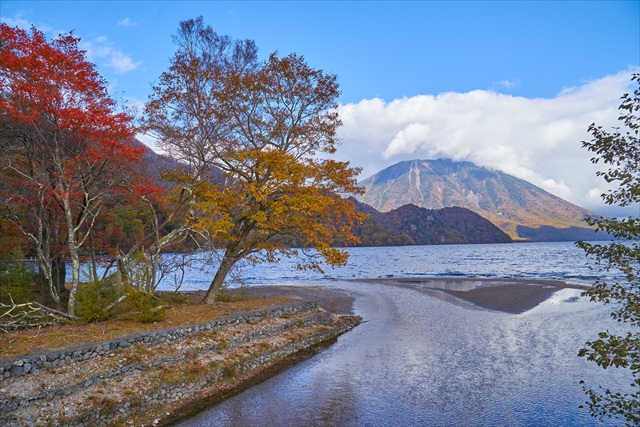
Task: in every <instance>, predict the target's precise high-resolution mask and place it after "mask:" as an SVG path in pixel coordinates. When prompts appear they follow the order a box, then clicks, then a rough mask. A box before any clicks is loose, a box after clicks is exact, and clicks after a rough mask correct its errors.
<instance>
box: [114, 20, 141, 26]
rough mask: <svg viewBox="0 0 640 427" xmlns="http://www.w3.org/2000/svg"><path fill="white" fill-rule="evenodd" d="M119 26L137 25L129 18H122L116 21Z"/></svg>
mask: <svg viewBox="0 0 640 427" xmlns="http://www.w3.org/2000/svg"><path fill="white" fill-rule="evenodd" d="M118 26H119V27H137V26H138V23H137V22H135V21H133V20H131V19H130V18H123V19H121V20H119V21H118Z"/></svg>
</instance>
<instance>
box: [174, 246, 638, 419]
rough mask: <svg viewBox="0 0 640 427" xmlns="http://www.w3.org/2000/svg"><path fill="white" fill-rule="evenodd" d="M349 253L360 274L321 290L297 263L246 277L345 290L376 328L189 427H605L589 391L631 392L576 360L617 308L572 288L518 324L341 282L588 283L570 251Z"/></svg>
mask: <svg viewBox="0 0 640 427" xmlns="http://www.w3.org/2000/svg"><path fill="white" fill-rule="evenodd" d="M350 251H351V254H352V258H351V262H350V265H349V266H348V267H346V268H345V269H336V270H333V271H329V272H327V277H326V278H325V279H322V280H318V279H317V276H315V277H316V280H313V279H312V277H313V276H311V275H309V276H306V275H303V274H301V273H299V272H293V273H292V274H291V275H290V276H287V273H286V272H285V270H283V268H284V267H286V265H279V266H278V265H275V266H273V265H272V266H263V267H260V268H259V269H257V270H256V271H254V272H251V271H249V272H248V277H249V278H248V279H246V280H247V281H248V282H249V283H252V284H271V283H274V284H282V283H296V284H303V285H304V284H308V285H321V286H327V287H333V288H337V289H342V290H345V291H347V292H349V293H351V294H352V295H354V296H355V297H356V301H355V311H356V313H357V314H358V315H360V316H362V317H363V318H364V319H365V322H364V323H363V324H361V325H360V326H358V327H357V328H355V329H354V330H353V331H351V332H349V333H347V334H345V335H343V336H341V337H340V339H339V340H338V342H337V343H336V344H334V345H333V346H331V347H330V348H328V349H326V350H324V351H322V352H320V353H319V354H317V355H316V356H314V357H312V358H310V359H308V360H306V361H304V362H302V363H300V364H298V365H296V366H294V367H292V368H290V369H288V370H287V371H285V372H283V373H281V374H279V375H277V376H275V377H273V378H271V379H270V380H267V381H265V382H264V383H262V384H259V385H257V386H254V387H252V388H250V389H249V390H246V391H245V392H243V393H241V394H239V395H237V396H235V397H233V398H231V399H228V400H226V401H224V402H222V403H221V404H219V405H217V406H214V407H211V408H209V409H208V410H205V411H204V412H202V413H200V414H199V415H197V416H195V417H194V418H191V419H189V420H185V421H183V422H182V423H181V424H179V425H180V426H184V427H186V426H212V425H216V426H327V425H328V426H392V425H393V426H413V425H460V426H474V425H491V426H493V425H509V426H511V425H516V426H517V425H528V426H542V425H566V426H571V425H575V426H582V425H598V423H597V422H596V421H595V420H593V419H591V418H590V416H589V415H588V413H587V411H586V410H584V409H580V408H579V406H580V405H581V404H582V403H583V402H584V401H585V395H584V393H583V391H582V389H581V388H580V385H579V381H580V380H581V379H585V380H587V381H588V382H589V383H590V384H606V385H609V386H616V385H620V384H626V381H625V380H624V378H623V375H622V374H623V373H624V372H622V371H617V370H615V369H613V370H612V369H609V370H606V371H604V370H602V369H601V368H598V367H597V366H595V364H593V363H589V362H586V361H585V360H583V359H582V358H579V357H577V356H576V354H577V352H578V350H579V349H580V348H581V346H582V344H583V343H584V342H585V341H586V340H587V339H589V338H592V337H594V336H595V334H596V332H597V331H599V330H601V329H604V328H606V327H609V328H610V329H611V328H614V327H615V326H616V325H613V324H612V323H611V321H610V319H609V316H608V309H607V308H606V307H602V306H598V305H596V304H592V303H589V302H587V301H584V300H583V299H581V298H577V297H578V296H579V291H576V290H571V289H567V290H562V291H560V292H558V293H556V294H555V295H554V297H552V298H551V299H549V300H547V301H546V302H544V303H542V304H541V305H539V306H537V307H536V308H534V309H532V310H530V311H528V312H526V313H523V314H519V315H512V314H505V313H499V312H493V311H487V310H480V309H474V308H472V307H469V306H461V305H455V304H451V303H449V302H446V301H443V300H439V299H436V298H432V297H430V296H429V295H427V294H424V293H420V292H417V291H415V290H411V289H405V288H399V287H392V286H385V285H384V284H364V283H358V282H357V281H346V280H344V279H346V278H354V277H355V278H359V277H384V276H387V275H390V276H401V277H404V276H422V275H425V276H450V275H451V276H455V275H463V276H466V275H469V276H479V277H522V278H527V277H530V278H533V277H535V278H545V279H562V280H567V281H570V282H573V283H589V282H590V281H591V280H592V277H593V274H594V273H593V271H591V270H590V269H589V265H588V263H586V262H585V258H584V255H582V253H581V252H580V251H579V250H577V249H575V248H574V247H573V245H572V244H564V243H561V244H518V245H474V246H471V245H470V246H446V247H445V246H437V247H434V246H428V247H425V246H423V247H405V248H356V249H352V250H350ZM274 269H275V270H278V269H279V273H278V272H277V271H275V270H274ZM252 273H255V274H253V275H252ZM278 274H279V275H280V279H278ZM251 277H254V278H253V279H251ZM283 277H284V278H283ZM191 279H192V280H193V277H192V278H191ZM327 279H331V280H327ZM196 280H199V279H197V278H196ZM194 284H195V281H193V282H191V286H193V285H194Z"/></svg>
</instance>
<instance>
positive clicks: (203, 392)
mask: <svg viewBox="0 0 640 427" xmlns="http://www.w3.org/2000/svg"><path fill="white" fill-rule="evenodd" d="M289 316H291V318H289ZM270 318H280V319H277V321H275V322H271V321H269V322H270V323H267V324H264V323H263V322H264V321H266V320H267V319H270ZM360 320H361V319H360V318H358V317H355V316H337V315H334V314H331V313H328V312H325V311H322V310H320V309H318V305H317V303H316V302H305V303H299V304H292V305H287V306H281V307H276V308H273V309H268V310H258V311H253V312H249V313H240V314H236V315H233V316H228V317H225V318H219V319H215V320H212V321H210V322H206V323H201V324H196V325H189V326H184V327H180V328H173V329H169V330H162V331H148V332H144V333H137V334H134V335H130V336H126V337H123V338H121V339H117V340H111V341H106V342H102V343H93V344H87V345H83V346H79V347H76V348H73V349H67V350H63V351H56V352H49V353H43V354H40V355H31V356H27V357H25V356H22V357H18V358H15V359H14V360H9V361H3V362H2V367H3V369H4V370H3V375H6V374H7V373H8V374H9V375H7V376H5V378H11V377H13V376H14V375H15V376H16V377H17V376H24V375H28V374H34V373H36V372H37V371H38V369H42V372H41V374H46V372H47V371H48V370H45V368H53V367H55V366H61V365H64V364H74V363H80V362H81V361H84V360H86V359H89V358H92V357H99V356H103V357H104V356H113V355H114V354H113V353H112V352H114V351H115V350H117V349H122V350H118V351H115V355H117V354H122V352H129V351H139V346H145V347H146V346H151V345H153V344H161V343H165V344H166V343H172V342H174V341H175V342H176V343H175V344H173V343H172V344H171V346H174V345H176V346H178V347H180V346H181V344H182V343H180V342H179V341H180V340H183V339H187V342H189V340H192V339H193V338H191V336H195V338H196V340H197V337H198V336H199V337H201V339H202V337H210V336H211V335H210V334H206V333H205V332H206V331H215V330H218V329H220V328H223V327H225V326H227V327H230V328H228V329H227V328H225V329H223V331H226V332H227V337H228V338H227V339H221V340H217V341H209V342H208V343H207V344H206V345H204V346H200V345H198V344H197V341H196V345H197V347H196V348H197V353H193V352H190V351H188V350H185V351H181V352H178V353H174V352H167V353H165V354H164V355H162V356H161V357H157V358H155V359H149V360H147V361H146V363H145V362H143V361H141V360H139V359H138V360H136V359H135V358H131V359H130V362H127V363H125V364H124V365H120V364H117V365H115V364H114V365H113V366H111V365H109V366H110V367H109V368H108V369H107V370H106V371H102V372H100V373H97V372H96V373H95V374H94V375H91V376H81V377H80V378H77V379H76V380H75V381H71V382H60V384H58V385H56V386H54V387H51V388H48V389H42V390H39V389H37V388H35V387H34V388H33V389H28V390H30V391H27V392H25V393H22V394H20V395H19V396H9V395H7V393H4V394H5V396H2V395H3V393H2V391H3V390H1V389H2V387H1V384H0V396H1V397H2V398H0V425H2V426H6V427H18V426H22V425H32V424H33V425H49V424H47V423H53V424H52V425H58V426H104V427H106V426H111V425H120V424H121V423H122V422H123V420H131V419H132V418H135V419H137V420H138V421H137V423H143V424H144V425H156V422H160V423H161V424H163V423H167V422H171V421H175V419H176V418H175V417H176V416H180V414H181V413H182V414H184V412H181V411H183V410H184V409H185V408H188V407H190V405H193V404H194V402H204V401H206V399H210V398H211V397H212V396H213V397H216V398H217V397H218V396H221V395H224V393H226V392H228V391H229V390H228V389H227V390H226V391H224V390H225V387H227V388H229V387H231V390H238V389H241V388H243V387H246V386H247V384H248V383H249V381H251V380H252V379H253V378H256V377H257V376H259V375H263V374H262V373H263V372H271V371H270V370H273V369H275V368H274V367H277V366H284V365H286V364H287V363H291V361H292V360H293V358H296V357H298V355H300V354H303V353H304V352H305V351H307V352H308V351H313V350H315V349H316V348H318V346H323V345H327V344H328V343H330V342H332V341H333V340H334V339H335V338H337V337H338V336H339V335H340V334H342V333H344V332H346V331H348V330H350V329H352V328H353V327H355V326H356V325H357V324H359V323H360ZM240 324H251V325H253V324H257V325H256V326H252V327H250V328H248V329H247V327H246V326H243V327H242V328H244V329H243V330H244V331H245V332H243V333H238V334H236V333H230V334H229V331H234V330H236V329H235V328H234V326H236V325H240ZM260 324H262V325H263V326H262V327H260ZM242 328H241V329H242ZM305 331H306V332H305ZM198 334H199V335H198ZM217 334H218V332H216V335H215V336H218V335H217ZM287 334H289V335H287ZM282 336H289V337H297V338H296V339H295V340H290V339H289V340H287V339H285V340H282V338H281V337H282ZM206 339H208V338H205V341H202V342H203V343H204V342H206ZM273 339H275V341H270V340H273ZM278 339H280V341H278ZM191 342H192V343H193V341H191ZM274 342H280V344H277V345H265V346H264V347H263V346H262V344H263V343H274ZM133 344H136V345H135V346H134V347H131V346H132V345H133ZM129 347H131V348H129ZM236 347H237V348H238V351H237V352H236V351H235V350H234V349H235V348H236ZM182 348H184V347H182ZM247 349H250V350H249V351H247ZM234 354H235V356H234ZM211 355H224V356H223V357H222V358H218V359H216V358H211ZM194 357H195V358H197V357H203V358H204V359H206V360H209V362H205V364H200V363H199V362H198V363H197V366H198V370H197V371H193V372H192V373H190V374H189V372H190V371H189V367H190V366H195V364H194ZM97 360H98V361H99V360H100V359H97ZM105 360H106V359H105ZM56 362H57V364H55V363H56ZM91 363H94V364H95V363H100V364H101V363H102V362H96V361H92V362H91ZM26 365H30V366H29V367H28V368H25V366H26ZM82 366H83V365H80V364H79V365H78V366H77V367H76V369H82ZM72 367H73V366H72ZM17 368H24V369H22V371H20V370H18V369H17ZM14 369H15V371H14ZM171 370H173V371H171ZM159 372H160V373H164V372H174V373H176V372H179V373H180V374H179V376H178V377H176V376H175V375H174V376H169V377H167V378H166V379H164V380H162V381H158V382H157V383H154V382H153V381H151V382H149V381H150V379H151V378H154V375H157V373H159ZM183 372H184V373H185V374H184V375H183V374H182V373H183ZM39 375H40V374H37V375H34V377H33V378H34V379H33V380H31V378H21V379H17V381H27V382H28V381H35V380H36V379H38V378H39ZM156 378H157V377H156ZM141 379H144V380H145V381H146V383H147V384H150V385H151V386H150V387H148V388H142V389H140V390H139V392H137V393H130V392H129V391H126V390H127V389H120V388H121V387H122V385H121V384H124V383H126V382H127V381H129V383H131V382H132V381H133V382H134V383H137V382H138V381H140V380H141ZM229 380H231V381H229ZM13 381H14V379H13V378H11V381H10V382H8V383H7V384H14V386H15V383H13ZM138 384H139V383H138ZM104 387H107V389H109V388H111V390H113V389H120V391H119V392H117V393H116V395H115V396H114V394H113V393H111V394H109V393H106V394H104V393H102V392H101V390H104ZM221 387H222V388H221ZM25 391H26V390H25ZM221 392H222V394H221ZM69 399H71V400H74V399H75V402H78V403H79V406H76V407H75V408H76V409H73V408H71V409H70V408H68V407H67V405H69V402H70V400H69ZM85 399H86V400H85ZM88 399H93V400H91V402H92V403H91V404H88V405H84V404H83V402H89V400H88ZM95 399H98V400H95ZM64 402H66V403H64ZM196 404H198V403H196ZM170 407H171V408H173V409H169V408H170ZM50 408H58V409H55V411H54V412H51V410H50ZM167 410H169V411H172V412H171V414H170V415H169V412H167ZM174 410H175V411H174ZM171 417H173V418H171ZM154 420H156V421H155V422H154ZM25 423H26V424H25Z"/></svg>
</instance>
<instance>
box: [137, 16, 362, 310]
mask: <svg viewBox="0 0 640 427" xmlns="http://www.w3.org/2000/svg"><path fill="white" fill-rule="evenodd" d="M175 41H176V43H177V45H178V49H177V52H176V54H175V55H174V57H173V58H172V60H171V66H170V68H169V70H168V71H166V72H165V73H163V74H162V76H161V77H160V82H159V83H158V84H157V85H156V86H155V87H154V91H153V94H152V95H151V98H150V101H149V102H148V104H147V106H146V110H145V112H146V116H145V124H146V127H147V129H148V130H149V131H150V132H152V133H154V134H155V135H156V136H157V137H158V138H159V144H160V145H161V147H162V148H163V149H164V150H165V151H166V152H168V153H170V154H171V155H173V156H174V157H176V158H177V159H180V160H181V161H183V162H184V163H185V164H186V165H188V166H189V168H188V172H187V173H186V174H185V176H184V181H185V182H189V183H190V186H189V188H190V191H193V196H194V198H193V200H192V201H191V203H190V207H189V217H190V222H189V225H190V227H191V228H193V229H195V230H199V231H200V232H203V233H206V234H207V235H208V236H209V237H210V238H211V239H212V241H213V242H214V243H215V245H216V246H217V247H219V248H221V249H222V252H223V255H222V259H221V261H220V265H219V267H218V270H217V272H216V274H215V275H214V278H213V279H212V282H211V284H210V286H209V289H208V291H207V294H206V296H205V299H204V301H205V302H207V303H211V302H213V301H214V300H215V297H216V294H217V293H218V292H219V290H220V289H221V287H222V286H223V283H224V280H225V278H226V276H227V274H228V273H229V271H230V270H231V269H232V268H233V266H234V265H236V263H237V262H238V261H239V260H241V259H248V260H249V261H252V262H259V261H274V260H276V259H277V258H278V256H280V255H285V256H290V255H296V254H298V253H299V252H298V251H299V250H296V249H291V248H290V247H289V245H288V244H287V243H293V244H294V245H295V246H296V247H299V248H303V249H300V251H302V254H304V255H306V258H304V259H305V260H306V261H304V262H301V264H300V266H299V267H300V268H312V269H317V270H321V265H322V263H327V264H329V265H341V264H344V263H345V262H346V260H347V253H346V252H344V251H341V250H338V249H335V248H333V247H332V244H333V243H334V242H335V241H339V242H340V241H341V242H342V243H352V242H354V241H355V237H353V236H352V235H351V227H352V226H353V225H354V223H356V222H358V221H360V220H361V217H362V215H361V214H359V213H357V212H356V211H355V208H354V205H353V204H352V203H351V202H350V201H348V200H345V199H343V198H342V197H340V195H339V194H341V193H357V192H359V191H360V190H359V188H358V187H357V185H356V184H357V183H356V175H357V173H358V172H359V171H358V170H357V169H354V168H351V167H350V166H349V164H348V163H345V162H338V161H335V160H331V159H328V158H327V155H328V154H332V153H334V152H335V150H336V144H337V142H338V141H337V137H336V130H337V128H338V127H339V126H340V124H341V122H340V119H339V117H338V114H337V111H336V107H337V104H336V99H337V97H338V95H339V90H338V84H337V82H336V77H335V76H333V75H328V74H325V73H324V72H322V71H321V70H315V69H313V68H311V67H310V66H309V65H308V64H306V62H305V61H304V59H303V58H302V57H300V56H297V55H294V54H292V55H288V56H286V57H283V58H279V57H278V56H277V55H276V54H272V55H271V56H270V57H269V58H268V60H266V61H264V62H259V61H258V59H257V49H256V47H255V44H254V43H253V42H252V41H248V40H245V41H234V40H232V39H230V38H229V37H224V36H219V35H218V34H217V33H216V32H215V31H213V30H212V28H211V27H209V26H206V25H205V24H204V23H203V20H202V18H201V17H200V18H198V19H196V20H188V21H184V22H182V23H181V24H180V29H179V31H178V35H177V36H176V37H175ZM212 171H219V172H220V173H221V177H220V179H212V177H211V176H210V174H211V172H212ZM194 184H195V185H194Z"/></svg>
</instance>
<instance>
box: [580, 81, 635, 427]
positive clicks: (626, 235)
mask: <svg viewBox="0 0 640 427" xmlns="http://www.w3.org/2000/svg"><path fill="white" fill-rule="evenodd" d="M632 81H634V82H635V83H636V84H638V88H637V89H636V90H635V91H634V92H633V93H631V94H625V95H623V96H622V103H621V105H620V107H619V109H620V111H621V115H620V117H619V120H620V122H621V123H622V125H621V127H619V128H614V129H613V130H611V131H609V130H606V129H604V128H603V127H601V126H597V125H596V124H592V125H591V126H590V127H589V132H590V133H591V135H592V136H593V138H592V140H591V141H587V142H583V147H585V148H587V149H588V150H589V151H591V152H593V153H594V154H595V155H594V157H593V158H592V159H591V161H592V162H593V163H596V164H598V163H603V164H605V165H607V166H608V169H607V170H606V171H601V172H599V173H598V175H599V176H602V177H603V178H604V179H605V180H606V181H607V182H608V183H611V184H614V185H616V187H615V188H614V189H613V190H611V191H609V192H608V193H605V194H603V195H602V197H603V199H604V201H605V202H606V203H607V204H610V205H614V204H615V205H619V206H631V205H633V204H638V205H639V206H640V140H639V132H640V74H634V76H633V78H632ZM587 222H588V223H589V225H592V226H595V227H596V229H597V230H599V231H603V232H605V233H608V234H610V235H611V236H612V237H613V238H614V239H616V240H615V241H613V242H611V243H609V244H590V243H585V242H578V245H579V246H580V247H581V248H583V249H584V250H585V252H586V253H587V254H588V255H589V256H592V257H594V258H595V260H596V261H597V262H598V264H599V265H600V266H601V267H602V269H603V270H605V271H614V272H617V273H618V274H619V275H621V277H623V278H624V280H620V281H601V280H598V281H596V282H595V284H594V285H593V286H592V287H591V289H589V290H588V291H586V292H585V294H586V295H588V296H590V297H591V300H592V301H598V302H602V303H605V304H611V305H612V306H613V311H612V312H611V317H613V319H615V320H616V321H618V322H621V323H624V324H626V325H628V332H626V334H620V333H612V332H609V331H604V332H601V333H600V334H599V337H598V339H596V340H594V341H589V342H587V343H586V348H584V349H582V350H580V352H579V355H580V356H583V357H587V358H588V359H589V360H592V361H595V362H596V363H597V364H598V365H600V366H602V367H603V368H605V369H606V368H609V367H621V368H627V369H629V372H630V375H631V377H632V378H631V386H632V387H634V390H635V391H633V392H630V393H626V392H624V391H619V390H610V389H608V388H603V387H600V389H599V390H594V389H590V388H587V389H586V391H587V394H588V395H589V402H588V406H589V408H590V411H591V414H592V415H593V416H594V417H598V418H603V417H613V418H621V419H623V420H624V421H625V423H626V424H627V425H638V424H640V246H639V245H638V240H640V218H638V217H629V218H624V219H616V218H590V219H588V220H587Z"/></svg>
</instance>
